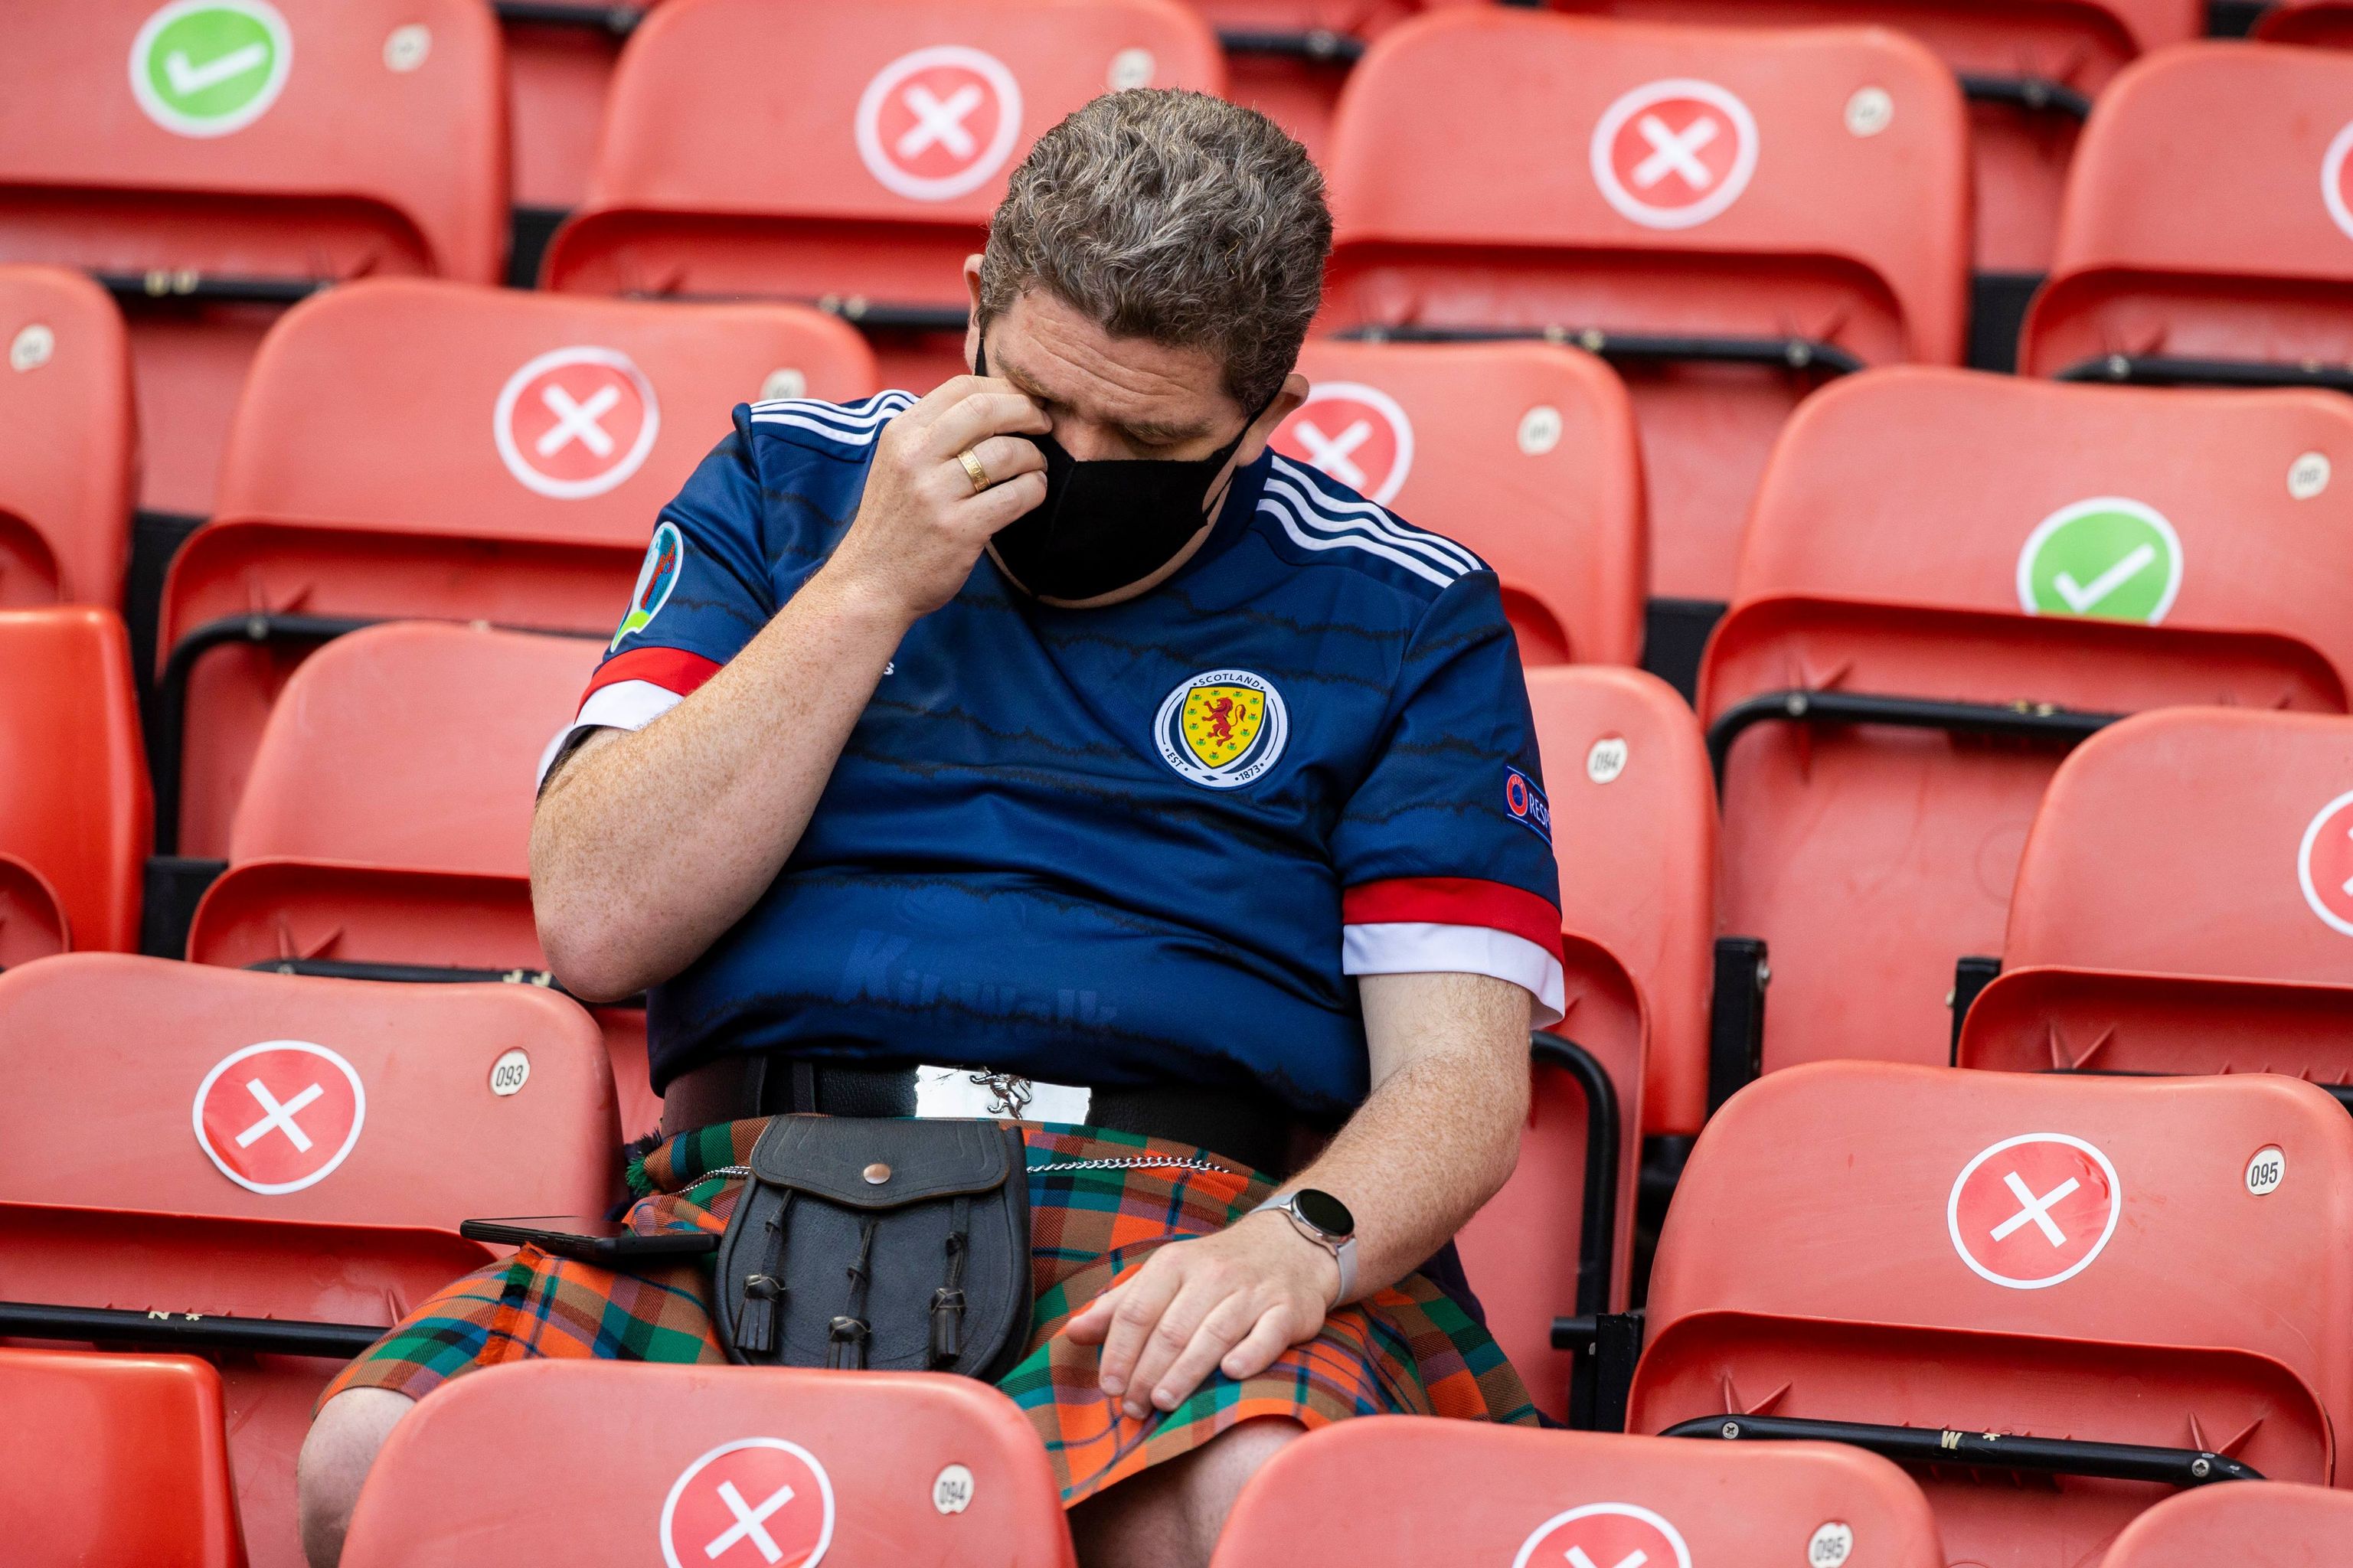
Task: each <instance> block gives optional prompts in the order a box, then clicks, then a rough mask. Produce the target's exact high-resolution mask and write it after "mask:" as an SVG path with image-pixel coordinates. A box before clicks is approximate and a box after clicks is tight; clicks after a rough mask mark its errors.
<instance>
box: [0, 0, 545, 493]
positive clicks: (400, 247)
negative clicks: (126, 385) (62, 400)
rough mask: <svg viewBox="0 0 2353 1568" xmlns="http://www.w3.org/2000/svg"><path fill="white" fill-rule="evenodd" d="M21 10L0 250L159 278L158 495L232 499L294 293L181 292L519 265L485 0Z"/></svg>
mask: <svg viewBox="0 0 2353 1568" xmlns="http://www.w3.org/2000/svg"><path fill="white" fill-rule="evenodd" d="M12 20H13V21H14V23H15V26H14V27H13V30H12V34H11V37H12V41H13V43H14V45H15V47H16V60H17V65H18V69H19V72H20V75H21V80H20V81H18V83H17V84H16V87H15V88H14V89H12V90H11V91H10V92H9V94H8V95H7V100H6V101H5V103H0V259H6V260H12V261H15V260H23V261H50V262H56V263H59V264H61V265H65V266H70V267H78V268H90V269H92V270H95V271H100V272H103V273H107V274H111V275H113V276H114V277H117V278H119V279H125V280H126V286H135V285H137V284H139V282H140V281H141V280H142V279H146V283H145V287H144V290H143V291H142V294H140V295H139V296H138V297H137V298H138V299H139V300H140V308H139V309H138V310H136V312H135V313H134V317H133V320H132V348H133V352H134V353H135V356H136V358H137V362H138V370H139V377H138V393H139V413H140V427H141V430H142V433H143V447H144V458H145V461H144V465H143V470H144V473H143V490H142V496H143V504H145V505H148V506H153V507H162V508H165V509H167V510H174V511H180V512H193V513H196V514H199V515H201V514H203V513H205V512H207V511H209V510H211V508H212V495H213V481H214V477H215V469H216V464H217V463H218V460H219V450H220V443H221V440H222V438H223V436H224V435H225V433H226V430H227V419H228V415H229V410H230V408H231V407H232V406H233V405H234V404H235V402H236V397H237V386H238V384H239V383H240V382H241V380H242V379H243V376H244V372H245V366H246V363H247V362H248V359H250V357H251V355H252V353H253V347H254V344H255V342H257V341H258V339H259V336H260V334H261V332H262V331H263V329H264V328H265V327H266V326H267V324H268V323H269V321H270V320H271V319H273V318H274V317H275V316H276V315H277V313H278V310H279V305H278V304H277V303H276V302H273V301H272V300H269V298H268V297H267V296H266V295H265V296H264V297H263V298H261V299H259V300H255V301H253V302H244V303H240V302H234V301H227V300H221V301H213V300H206V301H202V302H199V301H194V300H186V301H175V300H174V299H173V296H174V294H175V293H180V292H185V290H186V289H187V288H188V287H189V286H190V285H191V284H193V283H194V282H195V281H197V280H199V279H203V280H222V279H227V280H239V279H265V280H275V281H277V282H280V283H284V282H287V281H290V280H292V281H302V280H311V281H341V280H343V279H351V278H359V277H366V276H371V275H378V276H380V275H384V274H400V273H422V274H428V275H433V276H438V277H444V278H460V279H470V280H472V281H475V282H480V283H491V282H495V281H497V280H498V278H499V275H500V270H501V267H502V266H503V264H504V258H505V251H506V233H507V187H506V117H505V111H504V100H503V96H502V88H501V80H500V65H499V41H498V29H497V25H496V23H495V22H494V21H493V19H492V18H491V16H490V15H489V14H488V13H487V12H486V11H485V10H484V9H483V7H482V6H480V5H478V4H474V3H472V0H235V3H234V4H222V5H164V4H161V3H160V0H86V3H84V4H78V5H40V6H33V7H29V8H26V11H25V14H24V15H23V16H19V17H16V18H13V19H12ZM175 62H176V63H175ZM428 126H429V127H430V128H431V133H430V134H425V135H420V134H403V133H401V131H402V128H409V129H410V130H412V131H413V130H414V129H415V128H418V127H428Z"/></svg>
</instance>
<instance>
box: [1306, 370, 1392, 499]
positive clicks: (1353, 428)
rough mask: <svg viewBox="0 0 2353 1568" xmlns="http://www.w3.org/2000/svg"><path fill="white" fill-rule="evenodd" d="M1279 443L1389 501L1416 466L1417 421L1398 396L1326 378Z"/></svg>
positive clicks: (1366, 495)
mask: <svg viewBox="0 0 2353 1568" xmlns="http://www.w3.org/2000/svg"><path fill="white" fill-rule="evenodd" d="M1273 446H1274V449H1275V450H1276V451H1278V452H1280V453H1282V455H1283V456H1284V457H1286V458H1298V459H1299V460H1300V461H1301V462H1303V463H1305V464H1306V465H1307V466H1308V467H1310V468H1316V469H1320V470H1321V471H1322V472H1324V473H1326V474H1329V475H1331V476H1332V477H1333V478H1334V479H1337V480H1339V481H1340V482H1341V483H1342V484H1344V485H1345V486H1347V487H1348V488H1349V489H1352V490H1355V491H1356V493H1357V494H1358V495H1360V496H1363V497H1364V498H1365V499H1366V500H1368V501H1371V502H1372V503H1373V504H1374V505H1376V506H1387V505H1388V503H1389V502H1390V501H1391V500H1395V499H1396V498H1397V493H1398V491H1399V490H1401V489H1404V488H1405V479H1406V475H1408V474H1409V473H1410V472H1412V471H1413V421H1412V420H1410V419H1409V418H1407V417H1406V414H1405V410H1404V409H1402V408H1400V407H1398V401H1397V399H1396V398H1394V397H1391V396H1390V395H1388V393H1386V392H1383V391H1382V390H1381V389H1380V388H1378V387H1377V386H1366V385H1364V384H1361V383H1359V382H1353V381H1333V382H1324V383H1322V384H1318V385H1317V386H1316V388H1315V389H1314V391H1313V392H1310V393H1309V394H1308V395H1307V401H1306V402H1304V403H1303V404H1301V405H1299V407H1298V408H1297V409H1296V410H1295V411H1294V412H1293V414H1292V416H1291V417H1290V418H1288V419H1286V420H1284V421H1283V422H1282V426H1281V427H1280V428H1279V429H1277V430H1276V431H1275V433H1274V441H1273Z"/></svg>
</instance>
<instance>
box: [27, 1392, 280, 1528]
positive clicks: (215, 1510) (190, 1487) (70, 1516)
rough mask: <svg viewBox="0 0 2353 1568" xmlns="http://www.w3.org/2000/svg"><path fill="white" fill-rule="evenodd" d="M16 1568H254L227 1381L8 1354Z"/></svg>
mask: <svg viewBox="0 0 2353 1568" xmlns="http://www.w3.org/2000/svg"><path fill="white" fill-rule="evenodd" d="M0 1406H5V1407H6V1408H7V1409H8V1410H9V1411H10V1412H12V1413H13V1414H12V1416H11V1418H10V1419H9V1420H7V1421H5V1422H0V1519H5V1520H7V1521H8V1561H9V1562H10V1563H14V1564H16V1568H84V1565H85V1564H91V1563H138V1564H141V1568H245V1561H246V1559H245V1542H243V1540H242V1539H240V1537H239V1534H238V1531H237V1495H236V1493H235V1491H234V1490H233V1489H232V1487H231V1484H230V1480H229V1472H228V1435H227V1431H226V1430H225V1429H224V1426H223V1421H224V1408H223V1401H222V1395H221V1379H220V1373H218V1372H216V1371H215V1370H214V1369H213V1368H212V1367H211V1366H209V1365H207V1364H206V1363H203V1362H201V1361H196V1360H194V1359H192V1358H190V1357H187V1356H133V1355H92V1354H90V1353H88V1352H78V1351H40V1350H9V1349H0Z"/></svg>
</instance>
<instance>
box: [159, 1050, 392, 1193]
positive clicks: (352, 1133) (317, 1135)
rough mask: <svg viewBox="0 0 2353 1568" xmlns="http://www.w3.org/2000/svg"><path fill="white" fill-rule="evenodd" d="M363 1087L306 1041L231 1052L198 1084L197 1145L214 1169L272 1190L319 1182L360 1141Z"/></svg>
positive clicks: (337, 1059) (348, 1069) (254, 1188)
mask: <svg viewBox="0 0 2353 1568" xmlns="http://www.w3.org/2000/svg"><path fill="white" fill-rule="evenodd" d="M366 1120H367V1091H366V1090H365V1089H362V1088H361V1087H360V1075H359V1074H358V1073H357V1072H355V1071H353V1068H352V1064H351V1063H349V1062H347V1061H345V1060H344V1059H343V1058H342V1057H341V1056H339V1055H337V1054H336V1053H335V1052H333V1051H331V1050H329V1049H328V1048H327V1047H324V1046H314V1045H311V1044H310V1043H309V1042H308V1041H305V1040H264V1041H262V1042H261V1043H260V1044H259V1045H258V1046H248V1047H245V1048H244V1049H243V1050H238V1051H232V1052H230V1053H229V1054H228V1055H227V1056H226V1057H224V1058H221V1060H220V1061H219V1062H218V1063H217V1064H216V1065H215V1066H214V1068H213V1070H212V1071H210V1072H208V1073H206V1074H205V1078H204V1081H203V1082H202V1083H200V1084H198V1085H197V1086H196V1101H195V1129H196V1144H197V1146H198V1147H199V1148H201V1149H203V1150H204V1152H205V1157H206V1159H208V1160H210V1161H211V1162H212V1163H213V1165H214V1167H215V1168H216V1169H217V1170H218V1171H219V1172H220V1173H221V1174H222V1175H224V1176H227V1178H228V1179H229V1180H230V1181H232V1182H235V1183H236V1184H237V1185H238V1186H240V1187H243V1188H245V1189H246V1190H247V1191H248V1192H256V1193H262V1194H269V1195H270V1196H276V1195H278V1194H283V1193H299V1192H301V1190H302V1189H303V1188H304V1187H307V1186H311V1185H312V1184H315V1183H317V1182H320V1181H323V1180H324V1179H325V1178H326V1177H327V1176H328V1174H329V1173H332V1171H333V1170H334V1168H335V1167H336V1166H338V1165H340V1164H342V1163H343V1159H344V1157H345V1156H346V1155H348V1154H350V1153H351V1152H352V1148H353V1145H354V1144H356V1143H357V1142H359V1141H360V1126H361V1124H362V1123H363V1122H364V1121H366Z"/></svg>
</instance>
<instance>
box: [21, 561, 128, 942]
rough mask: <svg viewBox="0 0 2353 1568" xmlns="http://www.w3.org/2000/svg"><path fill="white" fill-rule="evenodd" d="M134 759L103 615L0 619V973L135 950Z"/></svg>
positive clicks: (124, 696)
mask: <svg viewBox="0 0 2353 1568" xmlns="http://www.w3.org/2000/svg"><path fill="white" fill-rule="evenodd" d="M151 820H152V813H151V812H150V809H149V806H148V799H147V763H146V761H145V758H144V757H143V755H142V752H141V751H140V745H139V705H138V700H137V699H136V698H135V697H134V696H133V695H132V685H131V643H130V639H129V638H128V637H126V636H125V635H124V633H123V630H122V622H121V618H120V617H119V616H116V615H115V614H114V612H113V611H111V610H99V609H90V608H85V607H82V606H79V605H77V606H74V607H70V608H58V609H48V610H0V968H6V967H8V966H11V965H14V964H18V963H24V962H26V960H28V959H33V958H39V957H42V956H44V955H46V954H48V953H54V952H65V951H66V950H67V949H69V948H76V947H79V948H84V949H90V950H111V951H114V952H130V951H132V950H133V949H135V948H136V947H137V946H138V945H139V909H140V896H139V894H140V889H139V882H140V868H141V866H142V864H143V862H144V861H145V860H146V858H147V837H148V824H149V822H150V821H151Z"/></svg>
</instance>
